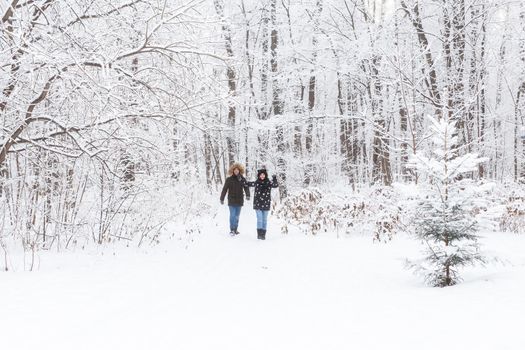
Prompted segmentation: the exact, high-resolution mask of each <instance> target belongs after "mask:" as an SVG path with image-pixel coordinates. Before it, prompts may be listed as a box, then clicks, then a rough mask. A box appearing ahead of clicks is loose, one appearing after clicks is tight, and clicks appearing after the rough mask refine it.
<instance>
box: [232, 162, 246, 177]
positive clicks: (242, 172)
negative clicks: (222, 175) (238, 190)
mask: <svg viewBox="0 0 525 350" xmlns="http://www.w3.org/2000/svg"><path fill="white" fill-rule="evenodd" d="M235 168H237V169H239V173H240V174H241V175H243V176H244V171H245V169H244V165H242V164H241V163H233V164H232V165H230V169H228V176H232V175H233V170H234V169H235Z"/></svg>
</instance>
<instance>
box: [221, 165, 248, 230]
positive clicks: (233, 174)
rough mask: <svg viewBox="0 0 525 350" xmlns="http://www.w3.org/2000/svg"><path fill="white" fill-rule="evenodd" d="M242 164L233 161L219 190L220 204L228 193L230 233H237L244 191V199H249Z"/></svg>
mask: <svg viewBox="0 0 525 350" xmlns="http://www.w3.org/2000/svg"><path fill="white" fill-rule="evenodd" d="M244 171H245V169H244V166H243V165H242V164H240V163H233V164H232V165H231V166H230V169H229V170H228V177H227V178H226V181H225V182H224V186H223V187H222V192H221V204H224V198H225V197H226V194H228V207H229V209H230V234H231V235H232V236H234V235H238V234H239V231H238V230H237V229H238V226H239V216H240V215H241V208H242V206H243V204H244V193H246V199H247V200H250V189H249V188H248V185H247V183H246V179H245V178H244V176H243V175H244Z"/></svg>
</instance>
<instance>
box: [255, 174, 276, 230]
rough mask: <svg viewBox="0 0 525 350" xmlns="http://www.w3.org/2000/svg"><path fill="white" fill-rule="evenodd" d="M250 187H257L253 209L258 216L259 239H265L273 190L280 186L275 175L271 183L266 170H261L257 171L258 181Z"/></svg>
mask: <svg viewBox="0 0 525 350" xmlns="http://www.w3.org/2000/svg"><path fill="white" fill-rule="evenodd" d="M248 186H250V187H255V194H254V197H253V209H255V214H256V215H257V238H258V239H265V238H266V226H267V221H268V213H269V212H270V203H271V200H272V196H271V194H272V193H271V192H272V188H276V187H278V186H279V184H278V183H277V176H276V175H273V176H272V181H270V180H269V179H268V172H267V171H266V169H259V170H257V180H255V181H253V182H248Z"/></svg>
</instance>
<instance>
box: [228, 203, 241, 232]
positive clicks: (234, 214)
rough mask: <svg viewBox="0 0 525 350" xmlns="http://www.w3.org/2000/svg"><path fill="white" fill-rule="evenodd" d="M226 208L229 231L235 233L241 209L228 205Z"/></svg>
mask: <svg viewBox="0 0 525 350" xmlns="http://www.w3.org/2000/svg"><path fill="white" fill-rule="evenodd" d="M228 207H229V208H230V231H237V228H238V227H239V216H240V215H241V208H242V207H241V206H236V205H230V206H228Z"/></svg>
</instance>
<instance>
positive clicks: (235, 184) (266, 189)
mask: <svg viewBox="0 0 525 350" xmlns="http://www.w3.org/2000/svg"><path fill="white" fill-rule="evenodd" d="M228 175H229V176H228V178H226V182H225V183H224V187H223V188H222V193H221V204H224V198H225V197H226V193H228V207H229V208H230V235H232V236H234V235H238V234H239V231H237V228H238V226H239V216H240V214H241V208H242V206H243V204H244V193H246V200H248V201H249V200H250V187H254V188H255V193H254V197H253V209H255V214H256V215H257V239H265V238H266V225H267V221H268V213H269V212H270V203H271V191H272V188H276V187H278V186H279V184H278V183H277V176H276V175H273V176H272V180H271V181H270V179H269V178H268V172H267V171H266V169H265V168H262V169H259V170H257V179H256V180H255V181H253V182H251V181H246V178H245V177H244V166H242V164H239V163H233V164H232V166H231V167H230V169H229V170H228Z"/></svg>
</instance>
